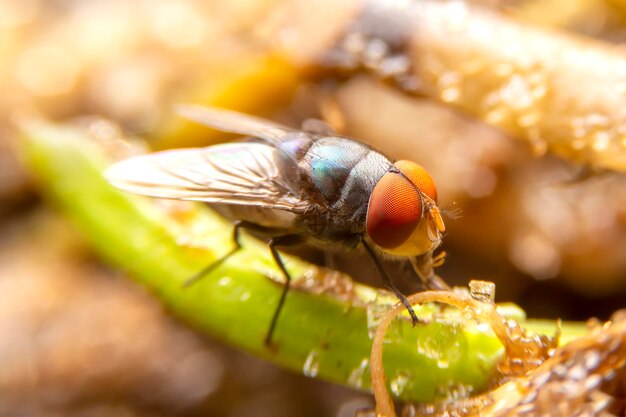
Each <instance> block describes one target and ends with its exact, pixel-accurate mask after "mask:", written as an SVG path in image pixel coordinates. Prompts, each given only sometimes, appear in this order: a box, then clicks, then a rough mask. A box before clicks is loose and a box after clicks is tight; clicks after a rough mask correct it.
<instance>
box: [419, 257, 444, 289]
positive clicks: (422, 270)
mask: <svg viewBox="0 0 626 417" xmlns="http://www.w3.org/2000/svg"><path fill="white" fill-rule="evenodd" d="M444 259H445V252H442V253H440V254H439V255H437V256H434V257H433V253H432V252H427V253H425V254H424V255H421V256H417V257H415V258H410V261H411V265H412V266H413V270H414V271H415V273H416V274H417V276H418V277H419V278H420V280H421V281H422V283H423V284H424V287H425V288H426V289H427V290H444V291H450V286H449V285H448V284H446V283H445V281H444V280H443V279H441V277H440V276H439V275H437V274H436V273H435V268H436V267H438V266H441V265H442V264H443V262H444Z"/></svg>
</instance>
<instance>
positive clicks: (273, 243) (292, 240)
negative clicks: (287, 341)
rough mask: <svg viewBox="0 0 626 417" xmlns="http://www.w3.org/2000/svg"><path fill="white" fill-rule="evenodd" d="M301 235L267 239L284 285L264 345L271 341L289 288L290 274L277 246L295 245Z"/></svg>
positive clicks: (298, 242) (268, 344) (299, 242)
mask: <svg viewBox="0 0 626 417" xmlns="http://www.w3.org/2000/svg"><path fill="white" fill-rule="evenodd" d="M302 240H303V239H302V237H301V236H299V235H284V236H276V237H273V238H270V239H268V241H267V246H268V247H269V248H270V252H271V253H272V258H274V262H276V265H278V267H279V268H280V270H281V271H282V273H283V276H284V277H285V285H284V286H283V291H282V293H281V294H280V299H279V300H278V306H277V307H276V310H275V311H274V315H273V316H272V321H271V322H270V328H269V329H268V330H267V335H266V336H265V346H270V345H271V343H272V335H273V334H274V329H275V328H276V323H277V322H278V317H279V316H280V312H281V310H282V309H283V305H284V304H285V299H286V298H287V293H288V292H289V288H290V286H291V275H289V272H287V268H285V264H284V263H283V260H282V258H281V257H280V253H278V249H276V247H277V246H295V245H299V244H301V243H302Z"/></svg>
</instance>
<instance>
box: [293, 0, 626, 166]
mask: <svg viewBox="0 0 626 417" xmlns="http://www.w3.org/2000/svg"><path fill="white" fill-rule="evenodd" d="M347 3H349V4H350V7H351V8H352V10H353V14H351V15H349V14H348V15H349V16H350V17H349V18H345V19H344V20H343V22H342V23H340V22H339V19H334V20H331V19H326V20H324V22H319V23H320V24H318V25H315V27H316V28H317V32H316V33H315V35H316V36H313V34H310V33H305V32H306V30H305V29H302V28H300V30H299V32H298V35H297V36H294V39H298V43H297V45H300V46H302V45H309V47H307V48H300V49H297V48H295V47H292V49H291V50H289V48H287V49H286V50H287V51H288V52H287V53H288V54H292V56H293V59H294V60H297V61H300V62H302V61H303V54H304V52H303V50H304V49H306V50H308V51H316V53H317V56H323V59H322V62H323V63H324V64H325V65H328V66H330V67H331V68H332V67H333V66H335V67H337V68H342V69H344V70H346V69H347V70H350V71H354V70H355V69H358V68H366V69H368V70H369V71H371V72H373V73H377V74H379V75H381V76H383V77H385V78H390V79H392V80H394V79H395V80H396V81H398V83H397V85H398V86H400V88H405V89H407V90H410V91H411V92H413V93H419V94H423V95H426V96H428V97H431V98H433V99H436V100H439V101H441V102H444V103H447V104H449V105H451V106H454V107H456V108H458V109H461V110H463V111H464V112H467V113H470V114H472V115H474V116H475V117H477V118H479V119H481V120H483V121H485V122H486V123H488V124H490V125H493V126H497V127H498V128H500V129H502V130H504V131H505V132H507V133H509V134H512V135H513V136H516V137H519V138H522V139H524V140H526V141H528V142H529V143H530V144H531V145H532V147H533V149H534V150H535V151H536V152H537V153H539V154H541V153H543V152H545V151H547V150H550V151H552V152H555V153H557V154H558V155H560V156H562V157H564V158H567V159H570V160H573V161H576V162H579V163H584V164H589V165H593V166H597V167H602V168H609V169H614V170H621V171H626V54H625V53H624V49H623V48H620V47H618V46H613V45H611V44H609V43H607V42H602V41H595V40H592V39H586V38H584V37H580V36H577V35H574V34H568V33H567V32H564V31H558V30H551V29H546V28H540V27H537V26H533V25H532V24H529V23H524V22H521V21H517V20H514V19H511V18H508V17H505V16H503V15H500V14H497V13H495V12H491V11H489V10H485V9H481V8H478V7H472V6H470V5H467V4H466V3H465V2H461V1H432V0H420V1H413V2H410V1H407V2H385V1H383V0H370V1H364V2H362V4H360V6H358V7H357V6H354V4H353V3H354V0H348V1H347ZM308 17H309V19H314V13H313V12H312V13H310V14H309V16H308ZM290 24H291V25H292V26H293V27H296V26H298V24H297V23H294V21H291V22H290ZM338 25H343V26H342V27H343V31H338V30H337V26H338ZM294 30H296V31H297V30H298V29H294ZM326 32H329V33H330V32H332V33H343V34H342V35H341V36H340V39H338V40H337V44H336V48H330V47H329V46H328V44H326V45H325V46H324V47H320V44H321V43H322V42H323V41H322V40H320V41H319V42H318V43H317V44H316V45H317V49H316V48H315V47H313V46H311V45H313V44H315V41H316V40H317V39H318V37H319V39H324V40H325V41H324V42H327V41H328V36H323V34H324V33H326ZM294 45H295V42H294ZM324 48H325V49H326V51H327V53H324V52H321V49H324ZM328 51H330V52H328ZM309 58H311V55H309ZM311 59H312V58H311Z"/></svg>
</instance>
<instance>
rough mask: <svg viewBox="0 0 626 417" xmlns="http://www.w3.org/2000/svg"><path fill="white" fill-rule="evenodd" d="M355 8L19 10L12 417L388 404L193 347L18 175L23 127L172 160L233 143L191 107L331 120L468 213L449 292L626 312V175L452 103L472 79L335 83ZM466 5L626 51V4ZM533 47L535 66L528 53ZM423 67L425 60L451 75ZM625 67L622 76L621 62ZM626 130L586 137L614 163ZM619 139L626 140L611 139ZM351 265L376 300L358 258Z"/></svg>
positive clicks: (515, 90)
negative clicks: (414, 165)
mask: <svg viewBox="0 0 626 417" xmlns="http://www.w3.org/2000/svg"><path fill="white" fill-rule="evenodd" d="M326 3H328V4H326ZM344 3H345V4H344ZM353 3H354V2H351V1H345V2H335V3H331V2H320V5H315V7H314V6H313V3H308V4H307V3H298V2H291V1H289V2H280V1H261V0H237V1H229V2H219V1H211V2H204V1H193V0H185V1H183V0H178V1H177V0H152V1H145V0H123V1H122V0H109V1H106V2H95V1H89V2H88V1H79V0H66V1H46V2H44V1H41V0H1V1H0V90H1V91H2V94H0V287H1V288H2V290H1V291H0V364H2V365H1V366H0V392H1V393H2V394H1V395H0V415H42V413H43V412H45V414H46V415H77V416H105V415H128V416H134V415H154V416H161V415H163V416H164V415H219V416H230V415H232V416H235V415H238V416H241V415H244V416H265V415H267V416H290V415H296V414H297V415H301V416H305V415H311V416H312V415H332V416H341V417H343V416H351V415H352V413H353V412H354V410H355V409H357V408H359V407H367V406H371V404H372V401H371V399H370V397H369V396H368V395H367V394H364V393H360V392H357V391H353V390H350V389H347V388H342V387H338V386H331V385H329V384H327V383H322V382H318V381H316V380H313V379H308V378H305V377H303V376H299V375H294V374H291V373H288V372H286V371H283V370H280V369H278V368H276V367H275V366H273V365H269V364H266V363H264V362H261V361H260V360H257V359H255V358H251V357H249V356H247V355H245V354H242V353H239V352H237V351H235V350H233V349H231V348H228V347H227V346H223V345H221V344H220V343H219V342H218V341H214V340H207V338H205V337H202V336H199V335H197V334H195V333H194V332H193V331H192V330H189V329H187V328H185V327H184V326H183V325H181V324H179V323H177V322H176V321H175V320H174V319H172V318H170V317H169V316H168V314H167V312H165V311H163V309H162V308H161V307H160V306H159V304H158V303H157V302H156V301H155V300H153V299H151V297H150V296H149V294H147V293H145V292H144V291H143V290H142V289H141V288H138V287H137V286H136V285H134V284H133V283H132V282H131V281H130V280H127V279H125V278H124V277H123V275H122V274H121V273H120V272H118V271H115V270H113V269H111V268H110V267H108V266H107V265H103V264H102V263H101V262H99V261H98V259H97V257H96V256H95V255H94V254H93V253H92V252H91V251H90V249H89V247H88V245H86V244H85V242H84V241H83V239H82V238H81V236H80V235H79V233H77V232H76V231H75V229H74V228H73V226H72V225H71V224H69V223H68V222H67V221H65V220H64V219H63V217H62V216H61V215H60V214H58V212H57V211H55V208H54V207H49V206H48V205H47V204H46V202H45V201H42V200H41V199H40V197H39V191H38V190H37V188H36V186H35V184H34V183H33V181H32V179H31V177H30V175H29V172H28V170H27V169H26V168H25V167H24V166H23V164H21V163H20V160H19V156H18V151H17V149H18V148H19V143H18V140H17V137H18V136H17V134H16V129H15V124H14V122H15V120H16V118H19V117H22V116H24V115H33V114H36V115H39V116H43V117H46V118H49V119H52V120H58V121H69V122H71V123H79V124H80V125H81V126H84V127H85V128H86V129H87V130H88V131H89V132H90V133H91V134H92V135H93V136H95V137H97V138H98V137H100V138H103V139H106V138H111V137H113V138H117V137H120V138H122V137H141V138H143V139H145V140H146V142H147V143H148V145H149V146H151V147H152V148H155V149H159V148H167V147H181V146H195V145H208V144H211V143H215V142H216V141H219V140H225V139H227V138H224V137H222V136H221V135H219V134H217V133H216V132H213V131H208V130H207V129H204V128H200V127H197V126H192V125H190V124H187V123H184V122H182V121H181V120H179V119H178V118H177V117H176V116H175V115H174V113H173V111H172V106H173V105H174V104H176V103H180V102H193V103H202V104H207V105H215V106H223V107H230V108H234V109H237V110H240V111H244V112H249V113H252V114H258V115H262V116H265V117H270V118H273V119H275V120H279V121H281V122H283V123H285V124H289V125H292V126H298V125H299V123H301V122H302V121H303V120H305V119H307V118H309V117H321V118H325V119H326V120H327V121H328V122H329V123H330V124H332V125H333V126H334V127H335V128H337V129H338V130H339V131H340V132H342V133H344V134H347V135H349V136H353V137H356V138H358V139H360V140H362V141H364V142H366V143H368V144H371V145H373V146H375V147H377V148H379V149H381V150H383V151H384V152H386V153H388V154H389V155H391V156H393V157H398V158H399V157H402V158H406V159H412V160H415V161H417V162H419V163H421V164H423V165H424V166H425V167H426V168H427V169H428V170H429V172H430V173H431V175H432V176H433V178H434V179H435V181H436V183H437V186H438V189H439V192H440V200H441V203H442V206H444V207H445V206H446V205H447V204H452V203H455V204H456V206H458V207H460V208H461V209H462V210H463V216H462V217H461V218H460V219H458V220H448V221H447V226H448V232H447V236H446V237H445V239H444V246H443V248H444V249H445V250H446V252H447V253H448V259H447V263H446V264H445V265H444V266H443V267H442V268H440V269H439V274H440V275H441V276H442V277H443V278H444V279H446V280H447V281H448V282H449V283H451V284H458V285H464V284H466V283H467V282H468V281H469V280H470V279H471V278H479V279H483V280H490V281H494V282H496V284H497V290H498V292H497V300H498V301H514V302H516V303H518V304H519V305H520V306H521V307H522V308H524V309H525V311H526V312H527V313H528V315H529V316H530V317H538V318H557V317H560V318H563V319H566V320H585V319H587V318H589V317H592V316H596V317H599V318H601V319H606V318H608V316H609V315H610V314H611V313H612V312H613V311H615V310H617V309H618V308H621V307H623V306H624V304H625V303H624V301H626V179H625V178H624V175H623V174H621V173H619V172H615V171H613V170H607V169H605V168H607V166H610V167H611V168H614V167H615V164H613V163H611V164H608V163H607V164H603V163H602V161H604V160H602V159H601V158H600V157H598V158H597V159H593V158H592V159H590V161H591V163H589V161H582V162H584V163H581V160H580V158H577V157H572V158H568V157H567V153H566V152H565V153H564V152H560V153H559V149H561V148H559V147H558V146H556V147H555V149H556V150H557V152H555V153H553V152H550V150H551V148H550V146H551V145H550V143H553V142H550V143H549V144H546V143H544V142H543V139H542V140H535V141H534V142H533V137H532V135H530V139H529V132H531V133H532V131H531V130H529V129H525V130H519V131H518V130H516V129H511V128H509V125H508V124H507V123H508V122H507V121H506V120H508V119H507V117H512V116H510V115H505V116H502V115H501V114H500V115H499V116H498V115H497V114H496V113H494V112H490V113H489V114H487V115H486V116H485V115H483V113H482V110H480V109H478V110H476V111H473V109H472V108H471V107H472V103H471V101H468V103H469V104H465V103H464V102H463V100H459V99H458V98H457V95H458V94H462V93H463V92H467V86H465V87H463V85H462V83H459V85H461V87H460V88H461V90H460V91H461V93H459V91H456V90H455V89H454V88H451V87H450V86H451V85H456V84H457V83H458V80H455V75H454V74H452V73H449V74H448V77H447V78H446V77H443V76H442V77H440V78H438V82H439V85H438V86H437V87H436V88H435V87H432V86H431V85H430V84H428V83H427V81H428V80H427V79H426V77H423V78H422V79H421V82H423V83H426V85H422V86H421V87H420V86H418V87H416V88H412V87H411V88H407V89H405V91H402V88H398V85H396V84H394V83H389V82H387V83H384V82H381V81H380V80H379V78H380V77H379V75H380V74H377V73H376V71H360V70H358V71H357V70H354V69H350V70H349V71H346V70H345V68H342V69H337V68H334V67H333V66H332V65H331V66H328V65H327V62H326V61H324V59H322V58H320V57H322V56H325V55H324V54H325V52H326V51H328V50H330V49H331V47H332V45H331V41H329V39H334V38H333V36H334V34H335V32H336V30H335V29H334V28H338V27H339V28H344V27H346V26H349V25H350V24H351V22H352V19H354V16H353V15H352V14H351V10H352V7H353ZM371 3H374V2H371ZM399 3H402V2H399ZM446 3H450V4H451V7H456V8H458V11H456V12H450V13H459V14H460V15H463V16H466V15H467V13H468V11H467V9H466V8H470V9H471V12H472V13H477V14H480V13H483V10H489V12H488V13H493V16H496V17H495V20H496V21H497V19H499V17H498V16H502V19H504V20H503V21H502V22H501V24H502V25H503V26H505V27H506V26H507V25H510V24H511V23H510V22H513V21H515V22H518V21H519V22H523V23H522V26H521V27H522V28H526V27H529V28H535V27H536V28H546V29H545V30H546V31H547V32H545V36H546V39H552V38H555V39H556V38H558V39H560V37H561V36H565V37H569V36H571V37H572V39H574V40H573V41H572V42H574V43H576V44H577V43H580V44H585V45H586V42H592V44H591V46H589V49H590V50H592V51H595V50H603V48H613V47H617V46H619V45H620V44H621V43H622V42H623V41H624V40H625V39H626V6H625V5H624V2H622V1H618V0H613V1H610V0H601V1H591V0H576V1H557V0H510V1H497V0H492V1H487V0H484V1H469V2H460V1H453V2H446ZM324 4H325V5H324ZM485 13H487V12H485ZM455 16H456V15H455ZM490 16H491V15H490ZM505 16H506V17H505ZM508 19H511V20H508ZM320 21H321V22H324V23H325V24H324V25H319V22H320ZM525 25H528V26H525ZM311 28H313V29H311ZM485 28H486V29H485V30H486V36H487V37H490V36H492V37H494V40H493V42H494V44H497V42H498V41H497V36H493V34H490V33H489V29H490V26H489V25H487V26H485ZM311 30H313V32H311ZM529 30H530V29H529ZM533 30H534V29H533ZM539 30H543V29H539ZM299 32H302V33H305V32H306V34H305V35H303V34H302V33H299ZM522 32H523V31H522ZM311 33H313V34H311ZM540 33H543V32H540ZM541 36H544V35H541ZM294 38H295V39H297V40H298V42H295V41H294V40H293V39H294ZM588 38H594V40H593V41H588V40H587V39H588ZM294 42H295V43H294ZM468 42H469V41H468ZM593 42H595V43H593ZM294 45H295V46H294ZM470 46H471V45H470ZM514 46H515V48H517V49H516V50H515V51H514V53H516V54H519V55H520V56H521V55H523V54H524V51H525V49H524V48H526V47H527V46H526V44H524V43H520V44H517V45H514ZM528 47H529V48H530V46H528ZM420 48H422V49H420ZM443 49H445V48H443ZM420 51H421V52H423V54H418V55H417V56H415V57H412V59H415V60H417V61H418V62H420V60H421V59H422V58H423V61H422V62H426V63H427V58H429V57H430V58H432V57H437V56H438V55H437V51H431V50H429V49H428V47H418V52H420ZM611 51H612V52H611V54H613V55H614V56H616V61H615V62H618V63H620V65H622V64H623V60H624V52H623V50H619V49H616V50H615V51H613V50H611ZM444 55H445V54H442V56H444ZM453 56H456V55H453ZM591 56H592V58H594V59H595V58H597V57H596V56H595V55H591ZM607 56H612V55H608V54H607ZM603 57H604V55H600V58H603ZM590 59H591V58H590ZM620 59H621V61H620ZM431 62H432V61H431ZM612 62H613V61H611V62H609V63H608V64H607V63H606V62H604V61H598V62H595V63H594V62H591V64H590V65H591V66H592V67H593V66H594V65H597V67H598V68H602V65H604V64H606V65H609V64H611V65H613V66H612V67H610V71H612V70H613V69H614V70H615V71H616V73H617V74H618V75H617V76H620V77H622V78H623V79H626V72H624V67H623V66H622V67H619V68H617V67H615V66H614V65H615V64H613V63H612ZM582 64H583V63H581V65H582ZM452 65H457V63H452ZM582 66H584V65H582ZM598 71H600V70H598ZM383 78H384V77H383ZM387 81H388V80H387ZM418 81H419V80H418ZM547 83H548V84H550V83H556V81H547ZM540 84H541V83H540ZM540 86H541V85H540ZM506 87H507V88H501V89H499V90H497V96H493V97H492V99H494V100H496V101H497V102H498V103H499V102H506V103H508V104H509V105H510V108H514V106H513V104H519V103H518V102H517V101H516V102H515V103H513V101H515V100H520V99H522V98H526V96H524V94H525V93H523V92H522V93H520V89H523V87H525V85H523V84H522V85H521V87H520V85H519V84H515V83H508V84H506ZM622 87H623V86H620V85H614V84H611V85H609V86H607V88H610V89H617V90H619V89H620V88H622ZM477 88H480V86H479V87H477ZM433 89H434V90H436V92H429V91H431V90H433ZM569 89H570V91H569V93H570V94H571V95H572V97H574V99H572V100H573V102H575V101H576V100H580V101H585V100H587V101H591V100H592V96H593V97H594V98H595V99H597V100H599V101H602V98H603V97H602V96H601V95H598V94H600V93H602V91H603V90H602V89H596V90H594V89H592V88H587V86H586V85H584V84H580V85H579V84H573V85H569ZM407 90H409V93H410V94H407ZM624 91H626V90H619V92H618V94H620V96H619V97H621V99H622V100H621V102H620V101H617V102H613V101H610V100H609V99H607V100H606V101H607V102H610V104H611V105H613V108H617V110H616V111H621V109H624V108H626V106H625V105H624V104H626V97H625V96H624V94H625V93H624ZM551 93H552V94H555V93H553V92H551ZM533 94H534V93H533ZM531 95H532V94H531ZM494 97H495V98H494ZM619 97H618V98H619ZM507 100H508V101H507ZM458 103H460V104H458ZM511 103H513V104H511ZM534 103H535V102H533V103H532V104H534ZM574 104H575V103H574ZM574 104H572V106H573V105H574ZM620 104H621V106H619V105H620ZM566 105H567V103H566V104H564V106H566ZM468 107H469V111H467V110H468ZM566 113H567V111H566V110H565V111H564V114H566ZM539 114H540V115H541V113H539ZM525 115H527V114H525ZM621 116H623V115H621ZM621 116H620V117H621ZM564 117H565V116H564ZM479 119H481V120H482V121H480V120H479ZM485 122H486V123H485ZM613 122H614V121H613V119H611V118H609V117H607V116H606V115H605V114H604V113H603V112H602V109H600V111H599V112H598V113H597V114H590V115H587V116H586V117H585V118H584V119H576V120H575V121H574V122H572V123H574V124H573V126H574V128H577V129H579V130H580V131H583V133H581V138H583V139H585V138H586V137H587V136H586V135H587V133H589V132H590V131H593V132H592V133H593V134H594V135H595V136H594V144H593V145H592V146H595V147H597V148H598V149H595V148H594V149H595V150H596V151H598V155H603V154H601V152H603V151H604V149H606V148H609V141H611V142H610V144H611V145H610V146H613V143H614V142H615V140H617V141H618V145H616V146H619V143H621V144H622V145H621V146H622V147H623V149H622V150H621V152H626V150H624V149H626V139H624V138H626V130H624V129H623V127H624V126H622V125H619V126H617V127H615V126H613V125H612V123H613ZM624 123H626V122H624ZM607 126H609V127H611V128H613V127H615V129H614V130H615V132H617V133H616V135H617V136H616V137H617V138H618V139H615V138H614V137H612V136H611V137H607V136H606V135H605V133H606V131H605V130H603V129H604V128H605V127H607ZM594 129H595V130H594ZM620 129H621V130H620ZM516 136H519V137H521V138H522V139H526V143H525V142H524V141H518V140H514V139H515V137H516ZM583 139H581V140H583ZM614 139H615V140H614ZM585 140H586V139H585ZM619 141H621V142H619ZM529 143H530V146H529ZM605 145H606V146H605ZM572 146H574V144H572ZM580 146H581V147H584V146H586V144H585V143H583V144H582V145H580ZM615 152H617V153H615V155H617V156H616V157H615V158H619V155H622V156H621V157H622V161H623V160H624V159H623V153H622V154H619V151H615ZM563 156H565V157H563ZM570 159H571V160H570ZM605 160H606V159H605ZM598 161H599V162H598ZM302 254H303V256H306V257H308V258H310V259H317V260H318V261H321V259H322V257H321V256H320V255H319V254H315V253H313V254H311V253H302ZM337 263H338V266H339V267H340V268H341V269H344V270H346V271H348V272H350V273H351V275H352V276H355V277H363V279H364V280H368V279H370V280H371V282H373V283H376V282H377V281H376V277H375V276H374V275H373V274H372V273H371V271H368V270H364V269H363V267H362V266H359V262H355V258H354V257H353V256H351V257H345V258H339V259H337ZM397 272H398V274H399V275H402V271H401V270H400V269H398V271H397ZM405 281H408V280H405ZM404 284H405V289H412V290H415V289H416V288H415V287H413V286H412V284H411V283H410V282H405V283H404Z"/></svg>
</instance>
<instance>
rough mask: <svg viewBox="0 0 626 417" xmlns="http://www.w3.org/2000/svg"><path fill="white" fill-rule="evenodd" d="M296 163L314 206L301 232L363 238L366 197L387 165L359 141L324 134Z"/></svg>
mask: <svg viewBox="0 0 626 417" xmlns="http://www.w3.org/2000/svg"><path fill="white" fill-rule="evenodd" d="M281 146H282V145H281ZM298 165H299V167H300V174H301V178H302V179H303V193H304V195H305V196H306V199H307V200H308V201H310V202H311V203H312V204H311V205H312V206H313V207H314V208H315V209H312V210H310V211H309V212H308V213H305V214H304V215H302V216H300V218H299V219H298V223H299V224H300V225H301V228H302V230H304V231H305V233H306V234H308V235H310V236H312V237H313V238H315V239H318V240H320V241H325V242H329V243H333V242H342V241H343V242H353V241H354V240H355V239H357V238H358V237H359V236H361V235H363V234H364V233H365V218H366V215H367V204H368V201H369V196H370V194H371V192H372V189H373V187H374V186H375V185H376V183H377V182H378V181H379V179H380V177H381V176H382V175H384V173H385V172H387V170H388V169H389V167H390V166H391V161H390V160H389V159H388V158H386V157H385V156H384V155H382V154H380V153H378V152H376V151H374V150H373V149H372V148H370V147H369V146H367V145H364V144H362V143H359V142H356V141H354V140H351V139H348V138H342V137H337V136H325V137H317V138H316V140H315V141H314V142H313V143H312V144H311V146H310V147H309V148H308V149H307V151H306V152H305V153H304V154H302V155H301V158H300V160H299V161H298ZM346 244H348V243H346Z"/></svg>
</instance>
